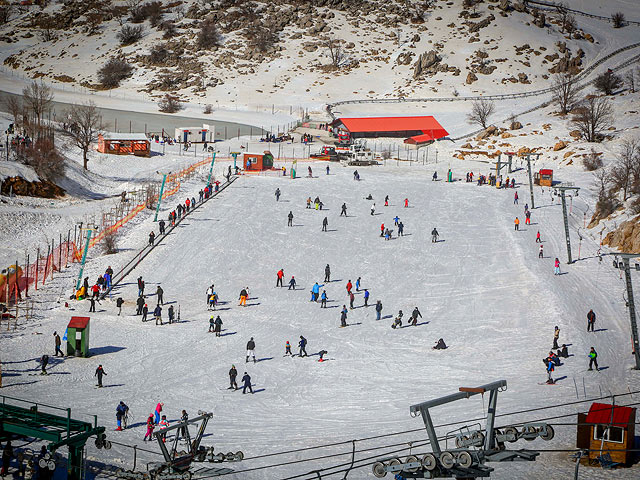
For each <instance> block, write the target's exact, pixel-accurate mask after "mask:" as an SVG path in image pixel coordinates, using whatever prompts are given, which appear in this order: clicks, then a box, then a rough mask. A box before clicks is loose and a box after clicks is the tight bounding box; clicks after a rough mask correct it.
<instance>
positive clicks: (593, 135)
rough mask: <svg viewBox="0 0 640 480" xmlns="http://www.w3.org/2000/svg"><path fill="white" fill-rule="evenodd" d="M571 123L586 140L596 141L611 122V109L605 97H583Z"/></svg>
mask: <svg viewBox="0 0 640 480" xmlns="http://www.w3.org/2000/svg"><path fill="white" fill-rule="evenodd" d="M576 110H577V111H576V113H575V114H574V116H573V118H572V119H571V123H572V124H573V125H574V126H575V127H576V129H577V130H578V131H579V132H580V135H581V136H582V138H583V139H584V140H585V141H587V142H597V141H599V140H600V135H601V133H602V132H603V131H604V130H605V129H607V128H609V127H610V126H611V125H612V123H613V109H612V108H611V103H610V102H609V100H607V98H606V97H593V96H589V97H587V98H585V99H584V100H583V101H582V103H581V105H580V106H579V107H578V108H577V109H576Z"/></svg>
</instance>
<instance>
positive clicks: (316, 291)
mask: <svg viewBox="0 0 640 480" xmlns="http://www.w3.org/2000/svg"><path fill="white" fill-rule="evenodd" d="M320 287H324V285H318V282H316V283H315V284H314V285H313V287H312V288H311V301H312V302H317V301H318V297H319V296H320Z"/></svg>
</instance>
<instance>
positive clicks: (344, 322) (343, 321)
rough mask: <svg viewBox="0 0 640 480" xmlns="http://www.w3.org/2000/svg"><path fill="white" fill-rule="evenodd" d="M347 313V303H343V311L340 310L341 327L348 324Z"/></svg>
mask: <svg viewBox="0 0 640 480" xmlns="http://www.w3.org/2000/svg"><path fill="white" fill-rule="evenodd" d="M347 313H348V312H347V307H346V305H342V311H341V312H340V327H346V326H347Z"/></svg>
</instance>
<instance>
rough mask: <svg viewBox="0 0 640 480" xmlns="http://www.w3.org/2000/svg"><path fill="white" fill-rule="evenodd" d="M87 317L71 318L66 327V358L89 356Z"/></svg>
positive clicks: (88, 320) (88, 321)
mask: <svg viewBox="0 0 640 480" xmlns="http://www.w3.org/2000/svg"><path fill="white" fill-rule="evenodd" d="M89 323H90V319H89V317H71V321H70V322H69V325H67V356H70V357H73V356H76V357H85V358H86V357H88V356H89Z"/></svg>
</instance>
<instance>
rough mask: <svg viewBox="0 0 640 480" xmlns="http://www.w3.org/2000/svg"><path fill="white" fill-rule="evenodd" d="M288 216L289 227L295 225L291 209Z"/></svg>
mask: <svg viewBox="0 0 640 480" xmlns="http://www.w3.org/2000/svg"><path fill="white" fill-rule="evenodd" d="M287 218H288V219H289V220H288V221H287V227H293V212H292V211H291V210H289V215H287Z"/></svg>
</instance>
